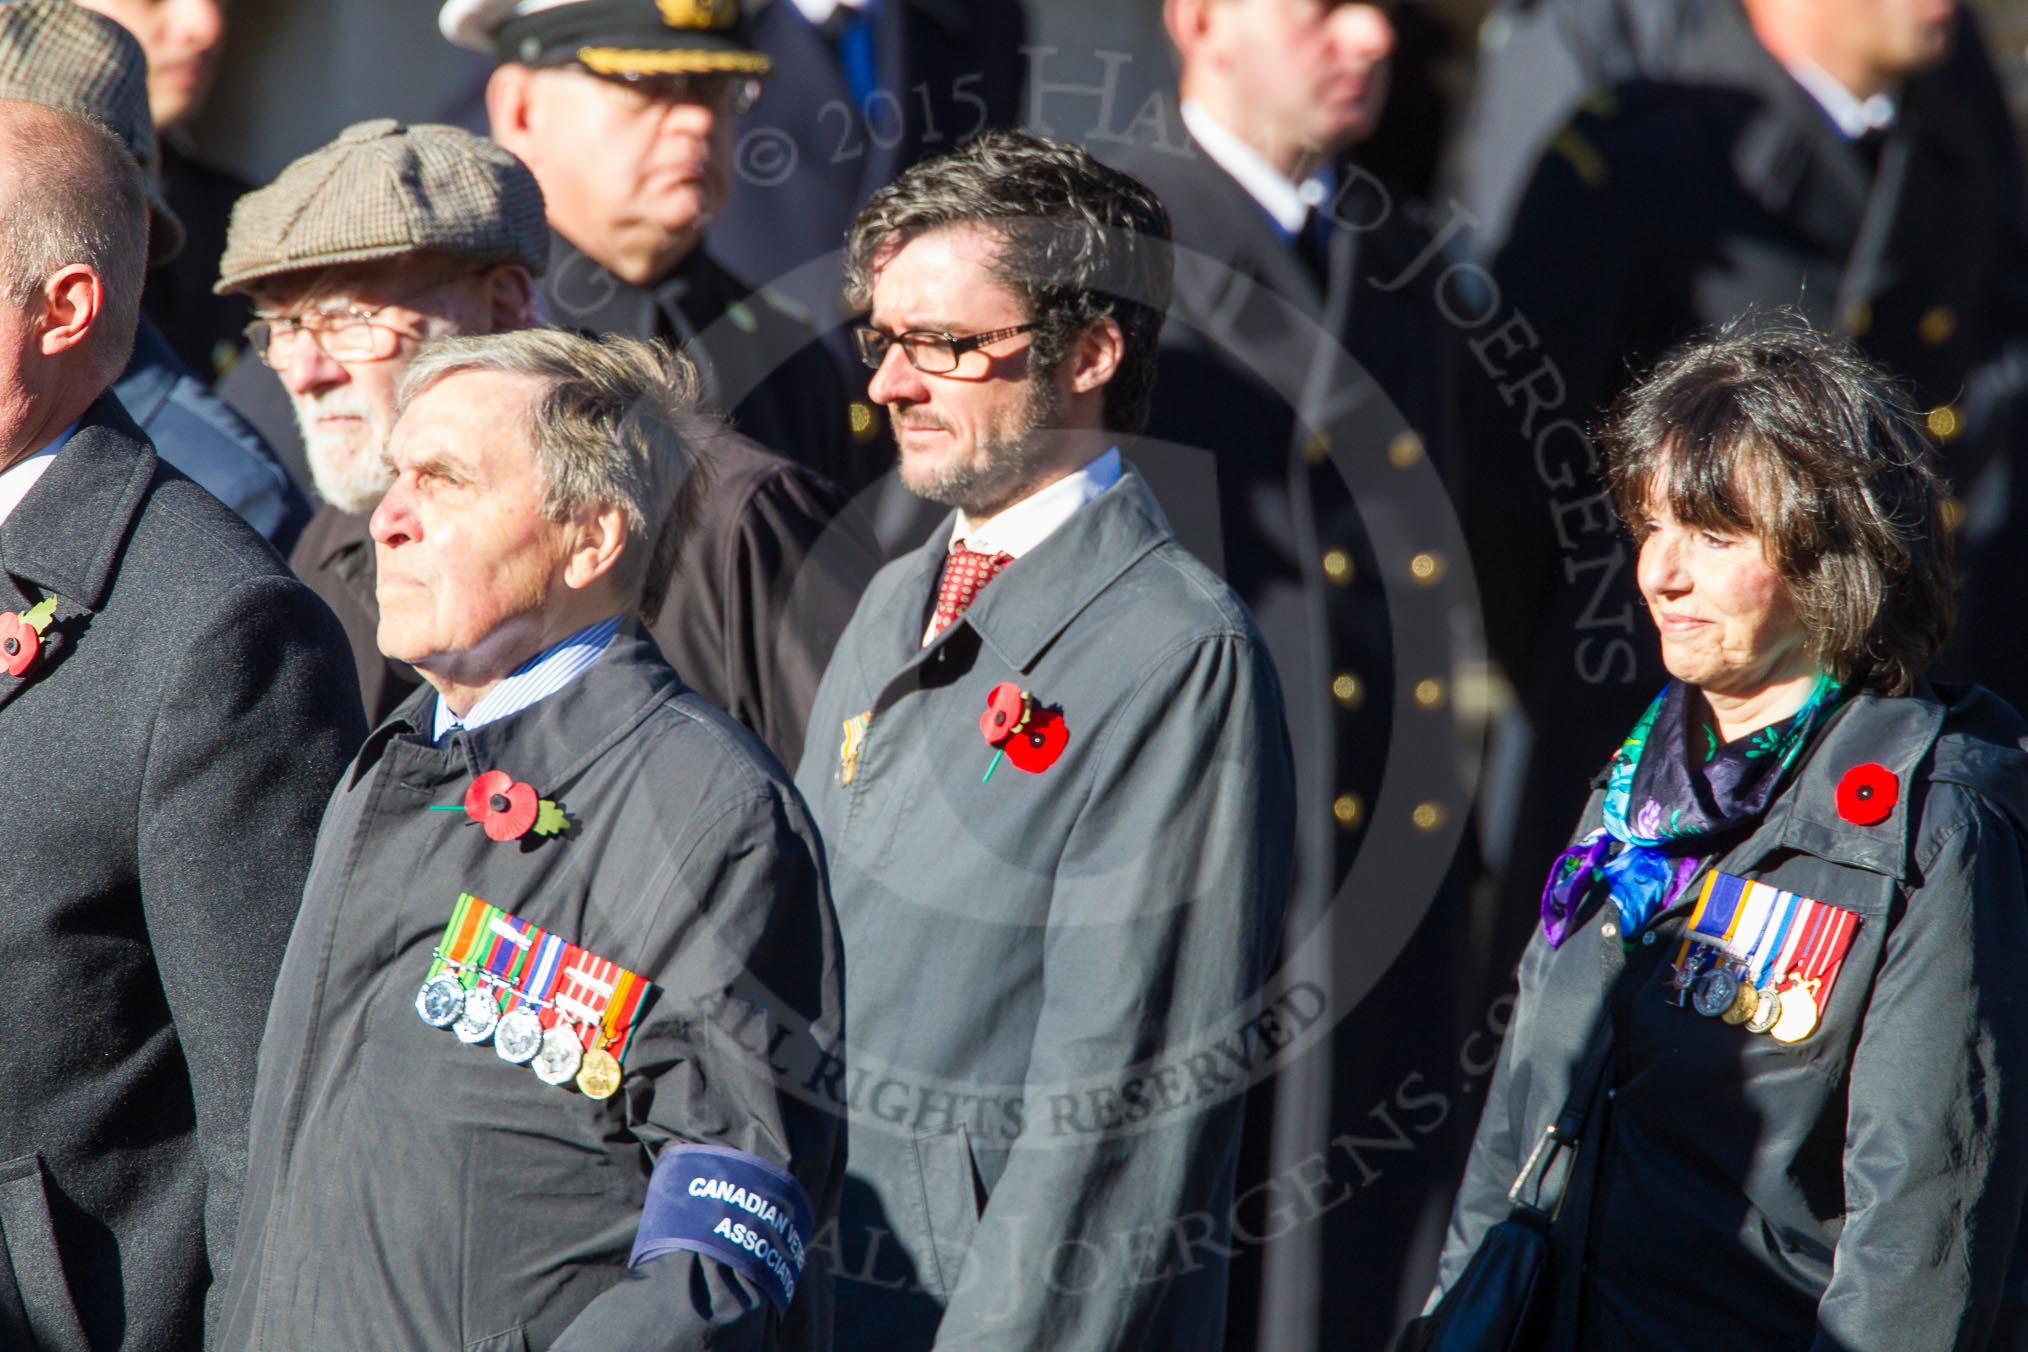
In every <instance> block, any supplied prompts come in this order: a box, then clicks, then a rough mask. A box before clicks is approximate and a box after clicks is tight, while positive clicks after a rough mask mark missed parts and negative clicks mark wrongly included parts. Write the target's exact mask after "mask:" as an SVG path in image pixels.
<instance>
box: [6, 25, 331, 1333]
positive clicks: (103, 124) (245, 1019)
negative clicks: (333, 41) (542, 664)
mask: <svg viewBox="0 0 2028 1352" xmlns="http://www.w3.org/2000/svg"><path fill="white" fill-rule="evenodd" d="M95 51H96V52H97V53H99V54H103V55H105V56H109V57H110V58H111V59H112V60H113V62H115V63H116V64H114V65H110V66H106V65H96V64H92V54H93V53H94V52H95ZM28 52H32V53H33V57H32V61H31V60H30V59H29V58H28V57H27V56H26V55H25V53H28ZM74 61H82V62H83V63H84V64H83V65H81V66H78V65H73V66H71V67H70V69H71V71H72V74H73V76H74V77H76V78H74V79H73V82H72V84H71V86H70V89H71V92H72V94H73V95H76V94H77V93H79V92H84V93H86V94H90V95H93V96H94V97H96V96H97V95H98V94H103V93H108V92H110V93H115V94H118V95H120V96H122V97H128V96H131V97H133V98H136V99H138V98H139V97H140V96H141V95H140V91H141V89H142V66H141V58H140V53H139V51H138V49H136V48H135V47H134V45H133V42H132V39H130V38H128V37H127V35H126V34H124V33H122V32H121V31H120V30H119V29H117V28H116V27H114V26H113V25H112V24H110V23H109V22H107V21H106V20H103V19H101V18H99V17H98V16H97V15H94V14H89V13H87V12H85V11H83V10H78V9H72V8H71V7H69V6H67V5H60V4H37V3H23V4H14V5H5V6H0V70H11V71H13V72H15V73H17V74H18V73H19V72H20V71H21V70H23V69H24V68H25V66H27V65H38V64H39V68H42V69H53V70H62V69H64V68H65V65H66V63H69V62H74ZM80 70H82V71H84V72H95V73H96V76H95V77H94V76H93V75H91V74H87V75H84V76H78V72H79V71H80ZM95 78H96V79H97V80H101V81H103V83H95V82H94V79H95ZM0 87H17V88H18V85H7V86H0ZM61 102H62V104H63V106H61V107H50V106H46V105H43V104H38V103H34V102H29V101H26V100H20V99H14V98H5V97H0V819H4V820H5V821H6V823H7V836H8V848H7V850H6V851H5V852H4V854H0V916H4V917H5V924H4V925H0V972H4V973H5V974H6V986H7V998H6V1000H5V1002H4V1003H0V1048H4V1049H5V1050H4V1052H0V1078H4V1079H5V1082H6V1084H7V1093H6V1095H5V1097H4V1098H0V1247H4V1249H5V1252H6V1260H5V1263H4V1265H0V1274H4V1275H0V1348H7V1349H17V1348H21V1349H26V1348H37V1349H43V1350H44V1352H49V1350H50V1349H60V1350H61V1352H111V1350H112V1349H119V1352H197V1350H198V1349H199V1348H200V1347H202V1345H203V1343H204V1334H205V1323H206V1309H207V1304H208V1302H209V1301H210V1300H211V1298H212V1297H213V1296H214V1294H215V1293H216V1292H217V1291H218V1290H219V1285H218V1283H219V1280H220V1279H221V1278H222V1277H223V1276H224V1274H225V1273H226V1271H227V1270H228V1269H229V1268H230V1266H231V1264H232V1259H233V1253H234V1233H235V1220H236V1218H237V1216H238V1212H239V1201H240V1190H241V1186H242V1182H243V1179H244V1175H245V1169H246V1150H247V1119H248V1112H249V1108H250V1104H251V1101H252V1080H253V1070H254V1054H255V1049H256V1047H257V1046H258V1044H259V1041H260V1034H261V1027H262V1022H263V1020H264V1019H265V1018H266V1015H267V1008H268V1002H269V1000H270V998H271V996H272V995H273V992H274V982H275V974H276V972H277V970H278V968H279V967H280V964H281V958H282V951H283V948H284V946H285V944H286V943H287V940H288V935H289V928H290V925H291V922H292V921H293V920H294V918H295V914H296V903H297V899H298V898H299V897H300V896H301V895H302V888H303V879H304V877H305V875H306V872H307V870H308V867H309V862H310V850H311V844H312V841H313V839H314V837H315V834H316V830H317V822H318V820H319V818H320V816H321V814H322V812H323V808H324V803H325V800H326V799H327V798H328V796H329V795H330V792H331V789H332V786H333V785H334V784H335V783H336V782H337V779H338V775H339V772H340V771H341V770H342V769H343V767H344V764H345V761H346V758H347V757H349V756H350V755H351V754H352V752H353V750H354V749H355V748H356V747H357V746H358V744H359V739H360V738H361V737H362V736H363V735H364V731H365V729H364V727H363V725H362V723H361V720H360V717H359V711H358V699H359V693H358V688H357V686H356V685H355V683H354V681H353V678H352V667H351V663H350V662H349V661H348V659H347V654H346V651H345V638H344V634H343V632H342V631H341V630H340V629H339V626H338V623H337V621H336V620H334V619H333V618H332V617H331V613H330V612H329V610H327V609H326V608H325V607H324V605H323V604H322V603H321V602H319V601H318V600H317V598H316V597H315V596H314V595H313V594H311V592H310V591H309V589H308V588H306V587H304V586H303V585H302V584H301V583H299V582H298V581H296V579H295V578H293V577H291V576H290V575H289V573H288V571H287V570H286V569H285V568H284V567H283V566H282V563H281V560H279V559H278V558H276V557H275V555H274V552H273V551H272V550H270V549H269V548H268V547H267V546H266V545H265V544H264V543H262V541H261V539H260V537H259V536H258V535H256V534H255V533H254V532H253V531H252V530H251V529H250V528H249V527H248V526H247V524H246V523H245V522H243V521H242V520H240V519H239V518H238V517H237V516H235V515H233V513H232V512H230V511H229V510H227V509H226V507H224V506H223V505H221V504H220V503H219V501H218V500H217V499H216V498H214V497H213V496H212V495H211V494H209V493H207V492H205V491H204V490H203V489H202V488H200V487H199V486H198V485H196V484H194V483H192V482H191V481H190V480H189V479H187V478H185V477H184V476H183V475H182V474H180V473H178V472H177V471H176V470H175V469H174V468H172V467H171V466H170V465H169V464H167V463H166V462H165V461H164V460H163V459H162V458H161V457H160V456H158V455H157V454H156V452H155V450H154V448H153V447H151V446H150V444H149V442H148V438H147V436H146V435H145V434H144V433H143V432H142V430H141V429H140V428H138V427H136V426H135V424H134V421H133V420H132V419H131V418H130V417H129V416H128V414H127V412H126V411H125V410H123V409H122V408H121V406H120V404H119V402H118V401H117V400H116V399H115V398H113V396H112V395H111V393H110V392H109V391H110V388H111V386H112V384H113V380H114V377H115V376H116V375H117V374H118V373H119V371H120V369H121V367H122V365H123V364H124V363H125V362H126V360H127V355H128V353H129V351H130V350H131V349H132V347H133V344H134V332H135V327H136V324H137V323H138V314H139V308H140V301H141V286H142V276H143V274H144V270H145V267H146V260H147V253H148V198H147V186H146V181H145V179H144V178H143V175H142V170H141V167H140V163H139V161H138V160H137V159H136V157H135V155H134V153H133V150H132V148H131V146H130V144H129V143H128V142H127V141H125V140H123V139H122V138H121V137H120V136H119V135H117V134H116V133H115V132H114V131H112V130H110V129H109V128H108V126H107V119H104V118H101V117H95V116H93V111H94V108H93V106H92V104H91V101H90V100H86V101H85V102H84V104H83V106H81V105H80V101H79V100H78V99H77V98H75V97H72V98H70V99H67V100H62V101H61ZM116 106H118V103H117V100H112V101H109V104H100V105H98V107H99V108H100V109H104V110H109V108H110V107H116ZM145 116H146V114H145V109H143V111H142V117H143V118H144V119H145ZM132 125H137V126H140V127H145V126H146V122H145V120H143V121H140V122H138V123H135V124H132Z"/></svg>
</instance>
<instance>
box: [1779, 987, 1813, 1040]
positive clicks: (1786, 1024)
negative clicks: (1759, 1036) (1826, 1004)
mask: <svg viewBox="0 0 2028 1352" xmlns="http://www.w3.org/2000/svg"><path fill="white" fill-rule="evenodd" d="M1816 988H1817V983H1816V982H1815V981H1814V980H1811V981H1798V982H1797V983H1796V984H1795V985H1793V986H1790V987H1789V988H1788V989H1787V990H1785V991H1783V992H1782V1012H1781V1017H1780V1018H1778V1019H1776V1020H1775V1025H1774V1028H1773V1029H1772V1031H1771V1036H1773V1038H1774V1040H1775V1041H1776V1042H1801V1041H1802V1040H1803V1039H1804V1038H1806V1037H1808V1036H1809V1035H1810V1034H1812V1033H1814V1032H1816V1031H1817V1018H1818V1010H1817V989H1816Z"/></svg>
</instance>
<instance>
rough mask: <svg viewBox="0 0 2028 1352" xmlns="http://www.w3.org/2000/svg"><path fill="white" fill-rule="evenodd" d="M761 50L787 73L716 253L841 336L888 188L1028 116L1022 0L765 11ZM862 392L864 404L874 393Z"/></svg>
mask: <svg viewBox="0 0 2028 1352" xmlns="http://www.w3.org/2000/svg"><path fill="white" fill-rule="evenodd" d="M747 8H748V12H749V19H748V22H749V24H750V33H751V36H752V39H753V45H754V49H755V50H756V51H759V52H762V53H764V54H765V55H766V56H767V57H768V59H769V60H770V61H772V62H773V63H774V74H773V75H772V76H771V77H770V78H769V79H768V80H767V81H766V82H765V83H764V84H763V85H762V86H761V92H760V96H759V97H758V98H757V99H755V100H754V105H753V110H752V111H751V112H750V113H749V114H748V115H747V116H746V118H745V119H744V120H743V122H742V124H741V127H740V135H739V141H738V146H737V150H736V152H735V155H734V175H733V182H732V191H731V193H730V195H729V196H728V197H727V199H726V203H725V208H724V210H723V211H721V212H720V213H719V216H718V219H717V220H716V221H714V222H713V223H712V226H711V234H710V246H711V250H712V252H713V253H714V254H715V255H716V256H717V257H718V258H719V259H720V260H722V261H723V262H724V263H725V265H726V266H727V267H728V268H730V269H732V271H733V272H734V273H736V274H737V275H739V276H741V277H746V278H750V279H752V280H753V281H755V282H759V283H761V284H763V285H768V286H776V285H778V284H780V286H781V289H782V291H783V292H784V293H785V294H787V295H788V296H789V297H790V299H792V300H794V301H795V302H796V303H797V304H799V305H801V306H803V307H804V308H805V309H807V310H809V311H810V313H811V314H812V315H814V316H815V317H816V321H817V325H818V327H819V328H820V329H822V330H825V331H826V332H827V334H828V333H829V332H830V331H831V330H833V329H835V328H836V326H837V325H838V324H839V323H840V322H842V321H843V320H845V319H847V318H850V317H851V316H848V315H846V314H845V313H844V312H843V310H842V308H841V304H840V299H839V289H840V287H841V286H842V285H843V282H844V274H843V272H842V270H841V269H840V268H839V267H838V266H837V265H836V263H835V260H834V264H833V266H831V267H829V268H825V269H821V270H818V271H816V272H814V273H813V274H811V275H810V276H807V277H796V278H792V279H789V281H788V282H786V283H784V282H782V281H781V279H783V278H784V277H785V276H786V274H789V273H791V272H793V271H794V270H795V269H797V268H799V267H801V266H803V265H804V264H805V263H808V262H810V261H811V260H812V259H815V258H822V257H824V256H826V255H833V254H836V253H838V252H839V251H840V250H841V249H843V248H844V245H845V232H846V231H847V230H848V229H849V228H850V227H851V225H852V219H853V217H855V216H857V215H858V214H859V208H860V207H862V206H864V205H865V204H866V199H867V198H869V197H871V196H872V195H873V192H874V190H875V189H876V188H880V187H883V186H885V185H886V184H888V183H890V182H892V181H893V179H894V176H895V175H896V174H899V173H900V172H901V171H902V170H904V169H906V168H908V167H909V166H910V165H911V164H914V163H915V162H916V161H918V160H921V159H923V158H925V157H926V156H929V155H939V154H942V153H944V152H945V151H948V150H952V149H955V148H956V147H957V146H958V145H959V144H961V143H962V142H964V141H968V140H970V139H971V138H972V137H974V136H977V135H978V134H979V133H980V132H982V131H988V130H997V129H1002V128H1007V127H1012V126H1014V125H1016V123H1018V122H1019V120H1020V117H1021V77H1022V68H1023V65H1024V64H1025V63H1024V59H1023V57H1022V53H1021V48H1022V43H1023V41H1024V40H1025V37H1026V33H1025V27H1026V25H1025V20H1024V18H1023V16H1022V12H1021V6H1020V5H1019V4H1018V3H1016V0H969V3H966V4H962V5H959V4H951V3H948V0H757V3H756V2H753V0H750V3H749V4H748V6H747ZM858 393H862V394H863V390H862V391H858Z"/></svg>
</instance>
